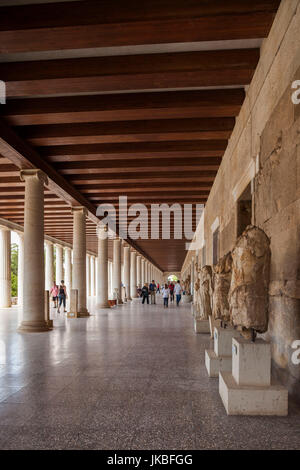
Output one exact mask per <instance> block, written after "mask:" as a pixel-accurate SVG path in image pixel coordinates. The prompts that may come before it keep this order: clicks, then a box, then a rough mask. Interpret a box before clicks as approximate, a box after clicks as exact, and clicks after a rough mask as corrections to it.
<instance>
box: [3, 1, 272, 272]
mask: <svg viewBox="0 0 300 470" xmlns="http://www.w3.org/2000/svg"><path fill="white" fill-rule="evenodd" d="M5 3H6V4H7V3H10V6H2V7H1V8H0V51H1V55H0V79H1V80H3V81H4V82H5V83H6V90H7V104H6V105H0V114H1V117H0V119H1V122H0V154H1V158H0V217H3V218H6V219H9V220H11V221H14V222H17V223H19V224H21V225H22V224H23V207H24V184H23V183H22V182H20V179H19V169H20V168H31V167H38V168H41V169H43V170H44V171H46V172H47V174H48V175H49V187H48V188H47V189H46V192H45V204H46V206H45V232H46V233H47V234H48V235H51V236H54V237H57V238H59V239H61V240H64V241H68V242H71V241H72V216H71V212H70V205H71V204H75V205H76V204H83V205H85V206H86V207H87V208H88V210H89V220H88V224H87V237H88V248H89V250H91V251H94V252H95V253H96V250H97V240H96V234H95V222H96V221H97V219H96V217H95V212H96V208H97V205H98V204H100V203H101V202H112V203H117V201H118V197H119V195H127V196H128V203H129V204H131V203H135V202H140V203H144V204H146V205H147V207H149V206H150V204H151V203H162V202H166V203H169V204H171V203H173V202H179V203H181V204H183V203H193V204H196V203H205V201H206V200H207V197H208V195H209V191H210V188H211V186H212V184H213V181H214V178H215V175H216V172H217V170H218V167H219V165H220V162H221V159H222V156H223V154H224V151H225V149H226V146H227V141H228V139H229V137H230V134H231V132H232V129H233V127H234V124H235V117H236V116H237V114H238V113H239V110H240V107H241V105H242V103H243V99H244V87H245V86H246V85H248V84H249V83H250V81H251V78H252V76H253V74H254V71H255V68H256V65H257V62H258V59H259V47H260V44H261V42H262V40H263V38H265V37H266V36H267V35H268V33H269V30H270V27H271V25H272V22H273V19H274V16H275V14H276V11H277V8H278V6H279V3H280V2H279V1H278V0H244V1H242V2H241V1H240V0H227V1H224V0H222V1H220V0H215V1H211V0H151V2H150V1H141V0H139V1H137V0H113V1H111V0H105V1H73V2H70V1H68V2H55V3H45V2H41V1H37V2H33V1H31V2H30V1H28V2H24V1H23V2H21V1H20V2H18V1H13V2H2V4H5ZM18 3H23V4H24V3H25V5H18ZM26 3H27V4H26ZM12 4H15V5H12ZM0 5H1V2H0ZM193 220H194V222H195V214H193ZM119 224H122V220H121V219H120V220H119ZM194 228H195V227H194ZM185 241H186V240H185V239H183V240H174V239H171V240H161V239H160V240H137V241H136V242H133V245H134V246H135V247H136V248H137V249H138V250H140V251H141V252H142V253H143V254H144V255H145V256H146V257H147V258H149V259H151V260H152V261H153V262H154V263H155V264H156V265H157V266H158V267H159V268H161V269H162V270H165V271H173V270H174V271H178V270H180V268H181V265H182V262H183V259H184V257H185Z"/></svg>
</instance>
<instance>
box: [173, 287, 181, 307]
mask: <svg viewBox="0 0 300 470" xmlns="http://www.w3.org/2000/svg"><path fill="white" fill-rule="evenodd" d="M181 293H182V288H181V285H180V281H179V280H178V281H177V282H176V284H175V287H174V294H175V295H176V305H177V307H178V306H179V302H180V300H181Z"/></svg>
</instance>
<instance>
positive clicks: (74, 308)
mask: <svg viewBox="0 0 300 470" xmlns="http://www.w3.org/2000/svg"><path fill="white" fill-rule="evenodd" d="M67 317H68V318H77V317H79V314H78V290H77V289H71V293H70V311H69V312H68V313H67Z"/></svg>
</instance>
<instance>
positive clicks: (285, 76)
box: [184, 0, 300, 398]
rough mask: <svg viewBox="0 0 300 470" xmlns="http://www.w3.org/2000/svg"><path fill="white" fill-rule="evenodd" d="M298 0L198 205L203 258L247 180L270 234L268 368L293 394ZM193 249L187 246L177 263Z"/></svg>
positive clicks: (299, 176)
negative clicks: (201, 214)
mask: <svg viewBox="0 0 300 470" xmlns="http://www.w3.org/2000/svg"><path fill="white" fill-rule="evenodd" d="M296 79H298V80H300V1H299V0H283V1H282V2H281V5H280V8H279V11H278V14H277V16H276V18H275V20H274V23H273V26H272V29H271V31H270V35H269V37H268V38H267V39H266V40H265V41H264V43H263V45H262V48H261V58H260V61H259V64H258V67H257V70H256V72H255V75H254V77H253V80H252V82H251V84H250V86H249V88H248V90H247V93H246V98H245V102H244V104H243V106H242V109H241V112H240V114H239V116H238V118H237V120H236V125H235V128H234V131H233V133H232V136H231V138H230V141H229V145H228V147H227V150H226V152H225V155H224V158H223V160H222V164H221V166H220V169H219V171H218V174H217V177H216V180H215V182H214V185H213V187H212V190H211V193H210V196H209V198H208V201H207V204H206V208H205V219H204V239H205V246H206V260H207V264H212V230H211V227H212V225H213V224H214V221H215V220H216V219H217V218H218V219H219V230H220V237H219V255H220V257H221V256H223V255H224V254H225V253H227V252H228V251H230V250H231V249H232V248H233V246H234V244H235V241H236V238H237V199H238V198H239V196H240V195H241V194H242V192H243V191H244V190H245V188H246V187H247V186H248V185H249V184H251V189H252V223H253V224H255V225H258V226H259V227H261V228H262V229H263V230H265V232H266V233H267V235H268V236H269V237H270V239H271V252H272V259H271V282H270V292H269V293H270V321H269V329H268V332H267V334H265V337H266V338H267V339H270V340H271V342H272V357H273V372H274V373H275V374H276V375H278V376H279V378H280V379H281V381H282V382H283V383H285V384H286V385H288V387H289V390H290V392H291V393H292V394H294V395H295V396H298V398H299V397H300V365H294V364H292V362H291V357H292V353H293V351H294V350H293V349H292V348H291V344H292V342H293V341H294V340H297V339H298V340H300V104H299V105H294V104H293V103H292V100H291V95H292V93H293V92H294V91H295V90H293V89H292V88H291V84H292V82H293V81H294V80H296ZM192 255H193V253H192V252H191V253H188V255H187V258H186V260H185V263H184V266H186V265H188V263H189V259H190V257H191V256H192Z"/></svg>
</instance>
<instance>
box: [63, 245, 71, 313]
mask: <svg viewBox="0 0 300 470" xmlns="http://www.w3.org/2000/svg"><path fill="white" fill-rule="evenodd" d="M64 281H65V285H66V289H67V309H69V308H70V297H71V289H72V250H71V248H65V279H64Z"/></svg>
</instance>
